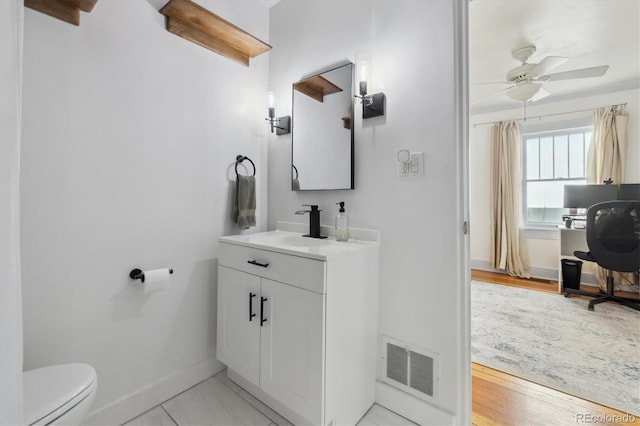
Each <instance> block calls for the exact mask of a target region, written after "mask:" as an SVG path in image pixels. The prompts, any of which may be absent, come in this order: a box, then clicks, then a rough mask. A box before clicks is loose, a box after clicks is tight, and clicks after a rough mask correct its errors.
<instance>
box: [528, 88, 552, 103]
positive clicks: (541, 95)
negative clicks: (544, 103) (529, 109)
mask: <svg viewBox="0 0 640 426" xmlns="http://www.w3.org/2000/svg"><path fill="white" fill-rule="evenodd" d="M549 95H550V93H549V92H547V91H546V90H544V89H543V88H542V87H541V88H540V90H538V93H536V94H535V95H533V97H532V98H531V102H535V101H539V100H540V99H542V98H546V97H547V96H549Z"/></svg>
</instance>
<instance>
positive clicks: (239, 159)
mask: <svg viewBox="0 0 640 426" xmlns="http://www.w3.org/2000/svg"><path fill="white" fill-rule="evenodd" d="M244 160H249V162H250V163H251V165H252V166H253V175H252V176H255V175H256V165H255V164H253V161H251V158H249V157H247V156H246V155H237V156H236V176H239V174H238V163H242V162H243V161H244Z"/></svg>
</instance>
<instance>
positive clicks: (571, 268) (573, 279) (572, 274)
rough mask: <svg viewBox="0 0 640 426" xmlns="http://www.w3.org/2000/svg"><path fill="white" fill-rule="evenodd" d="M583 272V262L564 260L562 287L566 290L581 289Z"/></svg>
mask: <svg viewBox="0 0 640 426" xmlns="http://www.w3.org/2000/svg"><path fill="white" fill-rule="evenodd" d="M581 272H582V261H580V260H572V259H562V286H563V287H564V288H573V289H576V290H577V289H579V288H580V274H581Z"/></svg>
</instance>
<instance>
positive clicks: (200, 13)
mask: <svg viewBox="0 0 640 426" xmlns="http://www.w3.org/2000/svg"><path fill="white" fill-rule="evenodd" d="M160 13H162V14H163V15H164V16H166V17H167V30H168V31H169V32H172V33H173V34H175V35H178V36H180V37H182V38H185V39H187V40H189V41H191V42H193V43H196V44H198V45H200V46H202V47H205V48H207V49H209V50H212V51H214V52H216V53H219V54H220V55H222V56H226V57H227V58H229V59H231V60H233V61H236V62H238V63H241V64H242V65H245V66H249V59H251V58H253V57H255V56H258V55H260V54H261V53H264V52H266V51H268V50H270V49H271V46H269V45H268V44H267V43H265V42H263V41H262V40H259V39H257V38H256V37H254V36H252V35H251V34H249V33H247V32H246V31H244V30H242V29H240V28H238V27H236V26H235V25H233V24H232V23H230V22H228V21H225V20H224V19H222V18H221V17H219V16H218V15H215V14H213V13H211V12H209V11H208V10H207V9H205V8H203V7H202V6H200V5H198V4H196V3H194V2H192V1H190V0H170V1H169V2H168V3H167V4H165V5H164V6H163V7H162V9H160Z"/></svg>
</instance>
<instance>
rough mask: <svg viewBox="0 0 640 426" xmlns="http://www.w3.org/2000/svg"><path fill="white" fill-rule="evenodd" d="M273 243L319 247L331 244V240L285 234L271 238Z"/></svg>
mask: <svg viewBox="0 0 640 426" xmlns="http://www.w3.org/2000/svg"><path fill="white" fill-rule="evenodd" d="M273 242H274V244H281V245H286V246H294V247H319V246H326V245H329V244H332V241H331V240H327V239H319V238H310V237H303V236H302V235H286V236H283V237H276V238H274V239H273Z"/></svg>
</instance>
